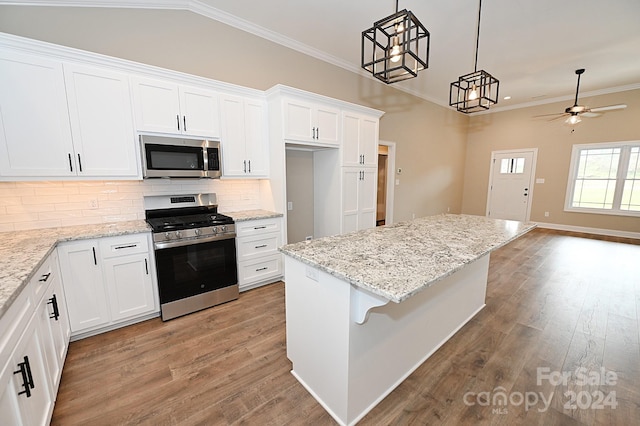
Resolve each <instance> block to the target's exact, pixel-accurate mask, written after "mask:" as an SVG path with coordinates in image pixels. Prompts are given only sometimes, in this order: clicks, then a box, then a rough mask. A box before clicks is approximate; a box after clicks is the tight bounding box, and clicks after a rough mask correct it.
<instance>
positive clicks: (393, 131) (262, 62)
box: [0, 6, 468, 222]
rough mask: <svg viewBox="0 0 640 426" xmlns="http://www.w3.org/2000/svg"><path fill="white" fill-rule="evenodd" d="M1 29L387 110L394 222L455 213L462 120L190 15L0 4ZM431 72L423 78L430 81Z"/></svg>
mask: <svg viewBox="0 0 640 426" xmlns="http://www.w3.org/2000/svg"><path fill="white" fill-rule="evenodd" d="M0 31H2V32H6V33H10V34H16V35H21V36H24V37H29V38H33V39H37V40H43V41H48V42H51V43H55V44H61V45H64V46H71V47H75V48H79V49H83V50H88V51H93V52H98V53H102V54H105V55H109V56H115V57H119V58H124V59H129V60H133V61H137V62H142V63H146V64H151V65H156V66H160V67H163V68H168V69H173V70H178V71H182V72H186V73H190V74H195V75H200V76H204V77H209V78H213V79H216V80H221V81H225V82H230V83H234V84H238V85H242V86H247V87H252V88H256V89H260V90H266V89H268V88H270V87H272V86H273V85H275V84H278V83H281V84H285V85H288V86H292V87H297V88H300V89H304V90H308V91H311V92H315V93H320V94H323V95H326V96H330V97H333V98H337V99H342V100H345V101H349V102H353V103H357V104H361V105H366V106H369V107H373V108H377V109H380V110H382V111H385V112H386V114H385V115H384V116H383V118H382V120H381V123H380V137H381V139H384V140H388V141H393V142H396V143H397V157H396V166H397V167H401V168H402V169H403V173H402V175H400V176H396V178H399V179H400V185H399V186H396V187H395V189H396V193H395V203H394V218H395V221H396V222H397V221H401V220H406V219H410V218H411V217H412V215H413V214H415V215H416V217H418V216H424V215H428V214H434V213H440V212H444V211H446V210H447V208H450V209H451V211H452V212H460V209H461V204H462V187H463V179H462V177H463V173H464V161H465V157H464V153H465V144H466V124H467V122H468V117H466V116H463V115H462V114H458V113H456V112H454V111H452V110H451V109H449V108H444V107H440V106H437V105H435V104H432V103H429V102H426V101H423V100H421V99H419V98H416V97H414V96H410V95H407V94H405V93H403V92H400V91H398V90H395V89H393V88H392V87H387V86H385V85H384V84H381V83H379V82H377V81H374V80H372V79H369V78H364V77H361V76H359V75H357V74H355V73H352V72H349V71H346V70H344V69H342V68H339V67H336V66H333V65H330V64H327V63H326V62H323V61H320V60H317V59H314V58H312V57H309V56H307V55H303V54H301V53H298V52H295V51H293V50H291V49H288V48H285V47H283V46H280V45H277V44H275V43H272V42H269V41H266V40H264V39H261V38H259V37H256V36H253V35H251V34H248V33H244V32H242V31H239V30H236V29H234V28H231V27H228V26H226V25H224V24H221V23H219V22H216V21H213V20H211V19H208V18H205V17H202V16H199V15H197V14H194V13H190V12H184V11H171V10H137V9H105V8H67V7H54V8H51V7H24V6H0ZM428 72H429V71H428V70H427V71H425V72H424V73H425V74H426V75H425V76H423V77H422V78H429V76H428Z"/></svg>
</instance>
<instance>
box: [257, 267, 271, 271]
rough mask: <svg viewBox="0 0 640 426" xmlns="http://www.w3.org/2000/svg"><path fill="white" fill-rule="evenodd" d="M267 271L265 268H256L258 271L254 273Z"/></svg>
mask: <svg viewBox="0 0 640 426" xmlns="http://www.w3.org/2000/svg"><path fill="white" fill-rule="evenodd" d="M267 269H269V268H268V267H266V266H265V267H263V268H258V269H256V272H260V271H265V270H267Z"/></svg>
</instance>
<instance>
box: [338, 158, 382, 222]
mask: <svg viewBox="0 0 640 426" xmlns="http://www.w3.org/2000/svg"><path fill="white" fill-rule="evenodd" d="M377 179H378V170H377V169H376V168H371V167H365V168H359V167H343V168H342V226H341V232H342V233H343V234H346V233H347V232H355V231H360V230H363V229H367V228H373V227H374V226H375V225H376V202H377V200H376V188H377Z"/></svg>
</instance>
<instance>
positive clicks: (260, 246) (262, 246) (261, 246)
mask: <svg viewBox="0 0 640 426" xmlns="http://www.w3.org/2000/svg"><path fill="white" fill-rule="evenodd" d="M266 246H267V245H266V244H261V245H259V246H255V248H265V247H266Z"/></svg>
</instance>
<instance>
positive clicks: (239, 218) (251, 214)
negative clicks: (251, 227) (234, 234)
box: [223, 210, 282, 222]
mask: <svg viewBox="0 0 640 426" xmlns="http://www.w3.org/2000/svg"><path fill="white" fill-rule="evenodd" d="M223 214H226V215H227V216H231V217H232V218H233V220H235V221H236V222H244V221H247V220H259V219H269V218H272V217H282V213H276V212H272V211H268V210H242V211H237V212H223Z"/></svg>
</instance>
